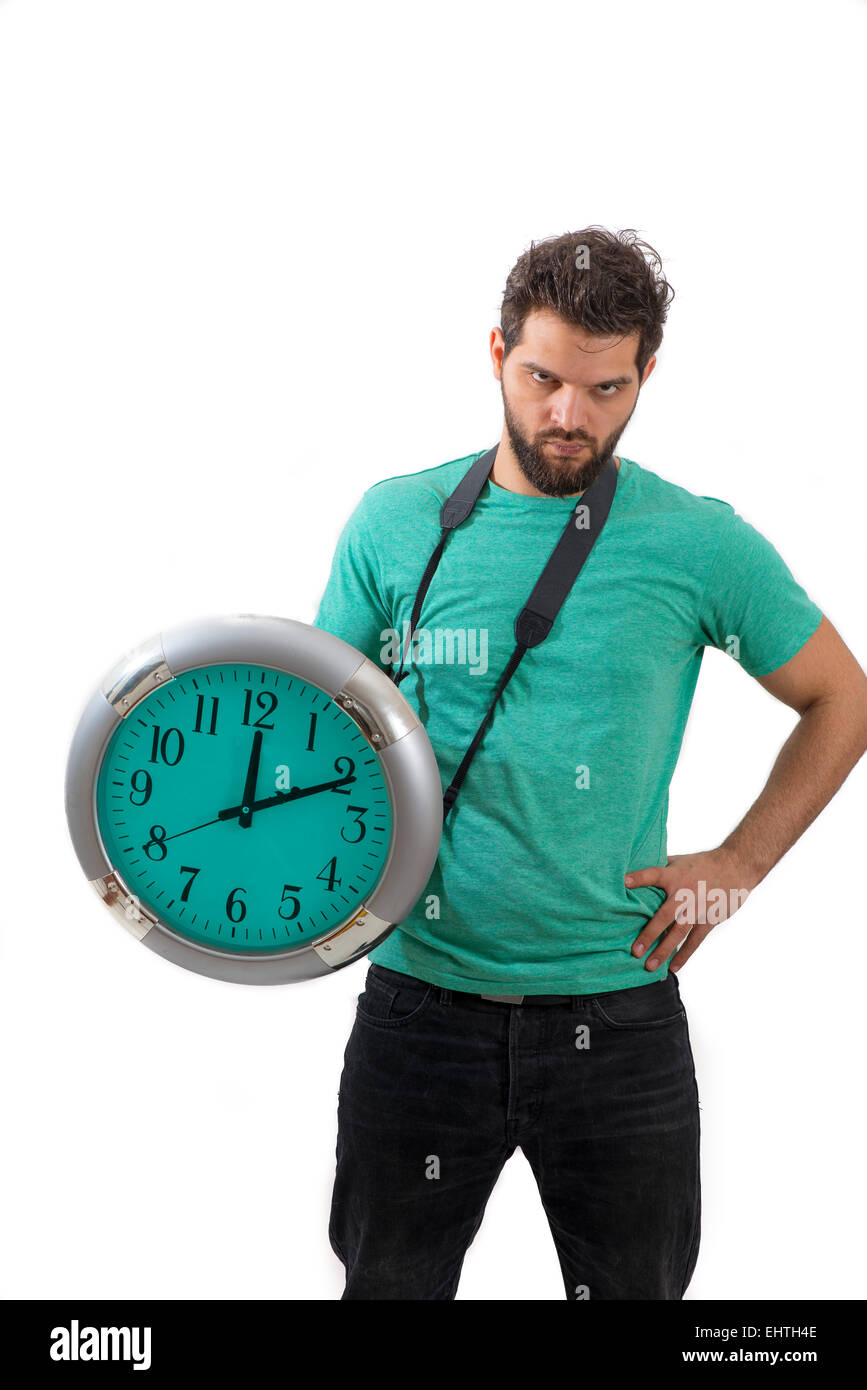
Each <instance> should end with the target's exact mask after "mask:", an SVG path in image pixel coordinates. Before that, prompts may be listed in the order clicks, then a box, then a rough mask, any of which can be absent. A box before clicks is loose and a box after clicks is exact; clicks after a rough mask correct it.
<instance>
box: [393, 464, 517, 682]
mask: <svg viewBox="0 0 867 1390" xmlns="http://www.w3.org/2000/svg"><path fill="white" fill-rule="evenodd" d="M499 447H500V446H499V444H495V445H494V447H493V449H488V450H487V451H486V453H484V454H482V455H481V456H480V457H479V458H477V459H476V461H475V463H474V464H473V465H472V467H471V468H470V469H469V470H468V471H467V472H466V473H465V474H464V476H463V477H462V478H461V481H460V482H459V483H458V485H457V487H456V488H455V490H454V492H453V493H452V494H451V496H450V497H447V498H446V500H445V502H443V504H442V506H441V507H440V526H441V527H442V533H441V535H440V538H439V540H438V541H437V543H436V546H435V548H434V552H433V554H432V555H431V557H430V559H429V560H428V562H427V568H426V569H425V572H424V574H423V575H422V577H421V583H420V584H419V586H418V593H417V594H416V596H415V603H414V604H413V606H412V615H411V617H410V620H409V631H408V632H407V634H406V641H405V643H404V646H403V653H402V655H401V658H400V666H399V668H398V670H397V673H396V674H394V673H392V676H391V679H392V680H393V681H394V683H395V685H400V683H401V681H402V680H405V679H406V677H407V676H408V675H409V671H404V669H403V667H404V662H405V661H406V659H407V656H408V655H409V653H410V651H411V650H412V634H413V633H414V632H415V629H416V625H417V623H418V620H419V618H420V616H421V609H422V604H423V603H424V600H425V595H426V594H427V591H428V589H429V588H430V582H431V580H432V579H433V577H434V574H435V573H436V568H437V565H438V564H439V562H440V556H441V555H442V553H443V546H444V545H445V543H446V539H447V537H448V534H449V531H453V530H454V529H455V527H456V526H460V524H461V522H462V521H466V519H467V517H468V516H469V514H470V512H471V511H472V510H473V507H474V506H475V505H476V503H477V502H478V500H479V497H480V495H481V491H482V488H483V487H484V486H485V483H486V482H487V481H488V474H489V473H490V471H491V469H492V468H493V466H494V459H495V458H496V457H497V450H498V449H499Z"/></svg>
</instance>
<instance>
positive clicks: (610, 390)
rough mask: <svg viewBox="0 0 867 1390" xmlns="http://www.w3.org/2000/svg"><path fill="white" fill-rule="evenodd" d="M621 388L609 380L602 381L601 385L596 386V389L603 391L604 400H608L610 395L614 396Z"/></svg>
mask: <svg viewBox="0 0 867 1390" xmlns="http://www.w3.org/2000/svg"><path fill="white" fill-rule="evenodd" d="M621 389H622V388H621V387H620V386H617V385H615V384H614V382H611V381H603V383H602V385H601V386H597V387H596V390H597V391H600V392H602V393H604V394H603V399H604V400H610V398H611V396H615V395H616V394H617V392H618V391H620V390H621Z"/></svg>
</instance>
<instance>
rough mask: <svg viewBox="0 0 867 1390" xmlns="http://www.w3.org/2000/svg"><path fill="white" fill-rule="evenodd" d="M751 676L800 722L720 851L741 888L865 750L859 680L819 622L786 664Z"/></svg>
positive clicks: (848, 656) (866, 719)
mask: <svg viewBox="0 0 867 1390" xmlns="http://www.w3.org/2000/svg"><path fill="white" fill-rule="evenodd" d="M756 679H757V680H758V682H759V685H762V686H764V688H765V690H767V691H768V692H769V693H770V694H771V695H773V696H775V697H776V699H778V700H782V701H783V703H784V704H786V705H789V706H791V708H792V709H795V710H797V711H798V713H799V714H800V716H801V718H800V720H799V721H798V723H797V724H796V725H795V728H794V729H793V730H792V732H791V734H790V735H789V737H788V739H787V740H786V742H785V743H784V744H783V746H782V748H781V749H780V752H779V755H778V757H777V760H776V762H775V763H774V766H773V768H772V769H771V773H770V776H769V777H768V780H767V782H766V784H765V786H764V789H763V790H762V792H761V793H760V795H759V796H758V797H757V798H756V800H755V801H754V802H753V804H752V806H751V807H750V809H749V810H748V811H747V813H746V815H745V816H744V818H743V820H742V821H741V822H740V823H739V824H738V825H737V826H736V827H735V829H734V830H733V831H732V832H731V834H730V835H729V836H728V837H727V838H726V839H725V840H724V841H723V844H722V846H721V848H722V849H724V850H728V852H729V853H730V854H731V855H732V856H733V857H734V859H735V861H736V862H737V863H739V864H740V865H742V866H743V868H744V870H745V871H746V876H747V879H748V882H747V884H746V886H747V887H754V886H755V885H756V884H757V883H760V882H761V881H762V879H763V878H764V877H765V875H766V874H768V873H769V872H770V870H771V869H772V868H773V867H774V865H775V864H777V863H779V861H780V860H781V859H782V857H783V855H784V854H786V853H787V851H788V850H790V849H791V848H792V845H793V844H794V843H795V841H796V840H798V839H799V838H800V836H801V835H803V833H804V831H805V830H806V829H807V827H808V826H809V825H811V824H812V822H813V821H814V820H815V819H816V817H817V816H818V814H819V812H820V811H822V810H823V809H824V808H825V806H827V804H828V802H829V801H830V800H831V797H832V796H833V795H834V793H835V792H836V791H837V790H838V789H839V788H840V786H841V785H842V783H843V782H844V781H845V780H846V778H847V777H848V775H849V773H850V772H851V771H852V768H853V767H854V766H855V764H856V763H857V762H858V760H859V758H861V757H862V756H863V754H864V753H865V752H867V675H865V673H864V671H862V669H861V667H860V666H859V665H858V662H857V661H856V660H855V658H854V656H853V655H852V653H851V652H850V650H849V648H848V647H847V646H846V644H845V642H844V641H843V639H842V638H841V637H840V634H839V633H838V632H837V630H836V628H835V627H834V626H833V624H832V623H830V622H829V621H828V619H827V618H825V617H823V618H822V621H821V622H820V624H819V626H818V627H817V629H816V631H815V632H814V633H813V636H812V637H811V638H810V639H809V641H808V642H806V643H805V644H804V646H803V647H802V648H801V650H800V651H799V652H797V653H796V654H795V656H793V657H792V659H791V661H787V662H786V663H785V665H784V666H780V667H779V668H778V669H777V670H776V671H772V672H771V673H770V674H769V675H767V676H758V677H756Z"/></svg>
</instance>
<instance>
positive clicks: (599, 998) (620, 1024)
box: [592, 974, 686, 1028]
mask: <svg viewBox="0 0 867 1390" xmlns="http://www.w3.org/2000/svg"><path fill="white" fill-rule="evenodd" d="M592 1004H593V1009H594V1011H595V1012H596V1014H597V1016H598V1017H599V1019H600V1020H601V1021H602V1023H604V1024H605V1026H606V1028H662V1027H664V1026H665V1025H666V1024H671V1023H678V1022H683V1021H685V1019H686V1010H685V1009H684V1007H683V1004H682V1002H681V998H680V989H679V987H678V983H677V976H676V975H674V974H669V975H666V977H665V979H664V980H654V982H653V984H652V985H634V986H633V987H632V988H631V989H615V990H611V991H610V992H609V993H607V994H597V995H596V996H595V998H594V999H593V1000H592Z"/></svg>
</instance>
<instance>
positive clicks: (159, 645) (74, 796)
mask: <svg viewBox="0 0 867 1390" xmlns="http://www.w3.org/2000/svg"><path fill="white" fill-rule="evenodd" d="M244 661H249V662H250V663H251V664H255V665H258V666H269V667H272V668H274V669H276V670H279V671H285V672H286V673H287V674H288V675H293V676H298V677H300V679H302V680H305V681H309V682H310V684H311V685H316V686H319V688H320V689H321V690H324V691H325V692H326V693H327V694H328V695H330V696H331V698H332V699H333V700H334V701H335V703H336V704H338V705H339V706H340V707H341V709H343V710H344V712H345V713H346V714H347V715H348V716H349V718H350V719H352V720H353V722H354V723H355V724H356V725H357V726H358V728H359V729H360V731H361V733H362V734H363V736H364V738H365V739H366V741H367V743H368V744H369V746H370V747H371V748H372V749H373V750H374V752H375V753H377V754H378V756H379V761H380V765H381V767H382V770H383V772H384V774H385V780H386V784H387V788H388V795H389V799H390V802H391V819H392V827H391V841H390V844H389V848H388V854H387V857H386V862H385V865H384V867H383V870H382V873H381V875H380V877H379V880H378V881H377V884H376V886H375V888H374V890H373V892H372V893H371V894H370V895H369V897H368V898H367V900H366V901H365V902H364V904H363V905H362V906H361V907H360V908H357V909H355V910H354V911H353V912H352V913H351V914H350V915H349V916H348V917H346V918H345V919H344V920H343V921H342V922H340V923H339V924H338V925H337V926H336V927H335V928H334V929H333V930H331V931H330V932H328V933H327V935H325V936H322V937H319V938H318V939H317V940H316V941H312V942H308V943H307V944H306V945H301V946H296V947H293V948H290V949H289V950H286V951H282V952H275V953H273V954H270V955H268V956H263V955H262V954H261V953H257V954H255V955H254V954H253V953H252V952H250V953H248V954H244V953H243V952H234V951H232V952H229V951H219V950H216V949H214V948H213V947H209V946H205V945H201V944H198V943H196V942H193V941H189V940H187V939H186V938H185V937H183V936H181V935H180V934H179V933H178V932H177V931H176V930H175V929H174V928H172V927H171V926H169V925H168V924H167V923H165V922H163V921H161V920H160V918H159V917H158V916H156V915H154V914H153V913H152V912H151V911H150V910H149V909H148V908H146V907H145V905H144V904H143V903H141V902H140V901H139V899H138V897H137V896H136V894H135V893H134V892H133V891H132V890H131V888H130V887H129V885H128V884H127V883H126V882H125V881H124V878H123V876H122V874H121V872H120V871H119V869H118V867H117V865H116V864H113V863H112V862H111V860H110V858H109V856H108V853H107V851H106V847H105V845H104V843H103V840H102V837H101V835H100V832H99V824H98V821H97V815H96V787H97V780H98V777H99V771H100V768H101V766H102V760H103V757H104V755H105V752H106V749H107V747H108V743H109V740H110V739H111V737H112V735H113V734H114V732H115V730H116V728H117V727H118V725H119V724H120V723H121V721H122V720H123V719H125V718H127V717H128V716H129V714H130V713H131V712H132V711H133V710H134V709H135V708H136V706H137V705H138V704H139V702H140V701H141V700H143V699H144V698H145V696H147V695H150V694H151V693H152V691H154V690H156V689H157V688H158V687H159V686H161V685H165V684H166V683H167V682H169V681H171V680H173V679H174V678H175V677H176V676H182V675H184V674H185V673H186V672H187V671H192V670H195V669H196V667H199V666H211V665H216V664H217V663H219V662H244ZM65 790H66V818H67V823H68V826H69V833H70V836H71V838H72V844H73V848H74V849H75V853H76V855H77V857H78V861H79V863H80V864H81V867H82V869H83V870H84V873H85V876H86V878H87V879H88V881H89V882H90V884H91V885H92V887H93V888H94V889H95V890H96V892H97V894H98V895H99V897H100V898H101V899H102V900H103V902H104V903H106V904H107V906H108V907H109V908H110V909H111V910H112V912H113V913H114V915H115V917H116V918H117V919H118V920H119V921H120V922H121V923H122V925H123V926H124V927H125V928H126V929H127V930H128V931H129V932H130V933H131V934H132V935H133V936H134V937H135V938H136V939H137V940H138V941H141V942H142V943H143V944H144V945H145V946H149V947H150V949H151V950H153V951H156V953H157V954H158V955H160V956H163V957H164V958H165V959H166V960H170V961H172V962H173V963H174V964H175V965H180V966H182V967H184V968H185V969H187V970H193V971H195V972H196V973H197V974H200V975H208V976H210V977H211V978H212V979H218V980H230V981H233V982H235V983H241V984H253V985H272V984H290V983H293V982H296V981H299V980H310V979H314V978H316V977H317V976H322V975H329V974H331V973H332V972H333V971H334V970H339V969H341V968H342V967H343V966H346V965H350V964H351V963H352V962H353V961H355V960H358V959H359V958H361V957H362V956H365V955H366V954H367V952H368V951H370V950H372V949H373V948H374V946H377V945H379V943H380V942H382V941H384V940H385V938H386V937H387V936H388V935H389V933H390V932H391V931H393V930H394V928H395V926H396V925H397V924H398V923H399V922H400V921H401V920H402V918H404V917H405V916H406V914H407V913H408V912H409V911H410V909H411V908H412V907H413V906H414V904H415V902H416V901H417V899H418V897H419V895H420V893H421V891H422V889H423V888H424V886H425V884H426V883H427V881H428V878H429V877H430V873H431V870H432V868H433V866H434V863H435V862H436V857H437V853H438V851H439V846H440V839H441V835H442V819H443V817H442V806H443V803H442V785H441V779H440V772H439V767H438V765H437V761H436V756H435V754H434V751H433V748H432V747H431V744H430V740H429V739H428V736H427V733H426V731H425V729H424V726H423V725H422V723H421V721H420V720H419V718H418V716H417V715H416V713H415V711H414V710H413V708H412V706H411V705H410V704H409V703H408V701H407V700H406V699H405V698H404V697H403V695H401V693H400V691H399V690H398V688H397V687H396V686H395V684H394V683H393V681H391V680H389V678H388V676H387V675H386V674H385V672H384V671H382V670H380V669H379V667H377V666H375V665H374V664H373V662H372V661H370V660H368V658H367V657H365V656H364V655H363V654H362V653H361V652H359V651H358V650H357V648H355V647H353V646H351V645H350V644H349V643H348V642H344V641H343V640H342V638H340V637H335V636H334V635H333V634H332V633H330V632H325V631H323V630H322V629H321V628H314V627H311V626H309V624H307V623H301V622H296V621H294V620H293V619H291V618H275V617H260V616H257V615H256V614H248V613H242V614H238V615H236V616H232V617H218V618H210V619H204V620H202V621H198V622H191V623H183V624H180V625H178V626H176V627H172V628H167V629H166V630H165V631H164V632H162V633H159V634H157V635H156V636H154V637H151V638H149V639H148V640H147V641H146V642H143V643H142V644H141V645H140V646H138V647H136V648H134V649H133V650H132V651H130V652H128V653H127V655H126V656H125V657H123V658H122V659H121V661H120V662H118V663H117V665H116V666H114V667H113V668H112V669H111V670H110V671H109V672H108V674H107V675H106V677H105V679H104V680H103V681H102V682H101V684H100V686H99V687H98V689H97V690H95V691H94V693H93V695H92V696H91V698H90V700H89V701H88V703H87V704H86V706H85V708H84V711H83V713H82V715H81V718H80V720H79V723H78V726H77V728H76V730H75V734H74V736H73V739H72V744H71V746H70V750H69V757H68V760H67V767H66V789H65Z"/></svg>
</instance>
